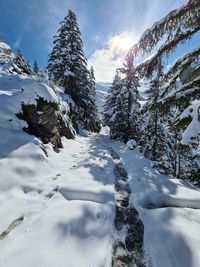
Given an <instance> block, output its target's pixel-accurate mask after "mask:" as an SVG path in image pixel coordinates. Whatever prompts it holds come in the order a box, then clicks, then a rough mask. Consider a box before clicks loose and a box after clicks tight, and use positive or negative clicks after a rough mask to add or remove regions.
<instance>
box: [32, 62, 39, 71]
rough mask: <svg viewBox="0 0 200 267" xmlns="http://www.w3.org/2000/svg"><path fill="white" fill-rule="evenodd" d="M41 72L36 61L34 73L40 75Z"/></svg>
mask: <svg viewBox="0 0 200 267" xmlns="http://www.w3.org/2000/svg"><path fill="white" fill-rule="evenodd" d="M39 70H40V69H39V67H38V64H37V61H36V60H35V61H34V65H33V71H34V73H35V74H38V72H39Z"/></svg>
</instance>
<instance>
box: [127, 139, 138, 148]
mask: <svg viewBox="0 0 200 267" xmlns="http://www.w3.org/2000/svg"><path fill="white" fill-rule="evenodd" d="M126 145H127V147H128V149H130V150H133V149H135V148H136V146H137V143H136V141H135V140H133V139H131V140H129V141H128V142H127V143H126Z"/></svg>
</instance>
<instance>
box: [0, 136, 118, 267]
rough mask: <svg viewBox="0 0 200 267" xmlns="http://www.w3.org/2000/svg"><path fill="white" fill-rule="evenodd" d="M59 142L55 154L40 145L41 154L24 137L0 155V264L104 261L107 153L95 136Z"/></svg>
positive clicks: (108, 234)
mask: <svg viewBox="0 0 200 267" xmlns="http://www.w3.org/2000/svg"><path fill="white" fill-rule="evenodd" d="M24 135H26V134H24ZM63 144H64V148H63V149H62V150H61V151H60V153H58V154H57V153H55V152H54V151H53V149H52V147H51V145H45V149H46V150H47V153H48V157H46V156H45V154H44V152H43V151H42V150H41V149H40V142H39V140H38V139H37V138H34V137H29V142H27V143H26V144H24V145H21V146H20V147H18V148H16V149H15V150H13V151H12V152H11V153H10V154H9V155H7V156H6V157H4V158H2V159H1V160H0V172H1V179H0V190H1V192H0V206H1V209H0V218H1V220H0V234H1V236H0V266H2V267H25V266H28V267H33V266H34V267H36V266H38V267H51V266H52V267H55V266H59V267H62V266H63V267H64V266H65V267H66V266H68V267H75V266H83V267H86V266H87V267H88V266H102V267H103V266H110V261H111V250H112V235H113V221H114V195H113V188H114V187H113V183H114V181H113V174H112V165H113V163H112V159H111V156H110V154H108V151H107V149H106V148H105V147H104V146H103V145H101V144H100V143H98V142H96V141H95V136H90V137H77V138H76V140H64V139H63ZM19 218H22V219H21V221H20V224H19V225H17V226H16V227H15V228H13V229H12V230H11V231H10V233H9V234H8V235H6V236H5V237H3V236H4V235H5V233H4V234H3V235H2V233H3V232H4V231H6V229H7V228H8V227H9V225H11V223H12V222H13V221H15V220H17V219H19ZM11 228H12V227H11Z"/></svg>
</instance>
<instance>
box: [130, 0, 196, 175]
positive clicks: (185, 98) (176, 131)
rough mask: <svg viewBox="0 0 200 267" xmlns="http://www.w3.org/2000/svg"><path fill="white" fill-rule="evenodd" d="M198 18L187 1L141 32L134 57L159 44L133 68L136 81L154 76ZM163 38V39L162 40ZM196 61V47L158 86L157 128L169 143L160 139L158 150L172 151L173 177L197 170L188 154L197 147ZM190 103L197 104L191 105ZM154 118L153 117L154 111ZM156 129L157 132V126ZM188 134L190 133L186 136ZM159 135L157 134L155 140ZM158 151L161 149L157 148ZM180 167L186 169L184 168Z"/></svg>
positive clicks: (191, 0)
mask: <svg viewBox="0 0 200 267" xmlns="http://www.w3.org/2000/svg"><path fill="white" fill-rule="evenodd" d="M199 15H200V2H199V1H197V0H189V1H188V3H187V4H186V5H184V6H183V7H181V8H180V9H177V10H174V11H172V12H170V13H169V14H168V15H167V16H166V17H165V18H163V19H162V20H160V21H159V22H157V23H155V24H154V25H153V27H152V28H150V29H148V30H147V31H146V32H144V34H143V35H142V37H141V38H140V40H139V42H138V43H137V44H136V45H134V46H133V48H132V49H131V53H133V55H134V57H136V56H137V55H138V54H139V53H142V54H143V55H146V54H148V53H152V51H153V49H154V48H155V47H156V46H157V45H160V47H156V48H157V49H156V53H155V52H154V53H153V54H154V55H153V56H151V57H150V58H149V59H148V60H147V61H145V62H143V63H142V64H140V65H138V66H137V67H136V71H137V72H138V73H139V77H140V78H148V79H152V77H155V76H156V75H157V74H158V73H159V66H160V62H161V61H163V62H164V61H165V59H166V57H167V56H169V54H170V53H171V52H172V51H174V49H176V48H177V46H178V45H179V44H181V43H183V42H187V40H188V39H189V38H191V37H192V36H193V35H194V34H195V33H196V32H198V31H199V30H200V24H199ZM164 36H165V37H166V38H163V37H164ZM198 62H199V49H198V48H197V49H196V50H194V51H192V52H191V53H189V54H188V55H185V56H184V57H183V58H182V59H180V60H178V61H177V62H176V63H175V64H174V66H172V68H171V69H170V70H169V71H168V73H166V74H165V75H164V76H163V78H162V80H160V82H159V86H158V88H159V89H158V94H157V101H156V102H157V104H156V107H157V108H156V110H157V112H156V113H157V114H159V116H158V117H157V118H158V120H157V121H158V122H160V123H161V124H160V126H161V128H163V127H165V129H166V133H167V140H170V142H166V141H164V139H163V140H161V139H160V140H161V142H160V144H161V147H162V149H163V150H165V147H166V145H165V144H167V143H169V145H170V147H171V151H172V150H173V152H174V153H171V152H170V153H168V155H169V154H170V157H169V158H168V162H170V165H171V166H172V167H173V168H174V170H173V174H174V176H176V177H189V176H191V174H192V173H195V172H196V170H197V167H196V163H195V160H194V157H193V156H192V154H194V146H195V143H196V144H197V146H198V147H199V141H198V140H199V131H198V130H197V128H198V127H196V128H195V129H194V125H197V123H198V119H197V118H198V110H199V109H198V103H199V102H198V101H199V99H200V95H199V90H198V88H199V85H200V84H199V69H200V68H199V63H198ZM155 81H156V80H155V79H154V82H155ZM152 101H153V96H149V99H148V102H149V103H152ZM194 101H197V102H195V106H194ZM154 108H155V106H154ZM148 110H149V111H151V112H147V120H146V122H148V123H147V124H146V126H145V127H146V129H148V124H149V126H151V125H152V122H151V120H152V110H154V109H152V108H150V109H148ZM143 113H144V109H143ZM154 117H156V116H155V110H154ZM154 121H156V120H154ZM194 121H195V123H194ZM166 126H167V128H166ZM156 128H157V131H158V124H157V127H156ZM192 128H193V130H192ZM150 132H151V131H150ZM189 132H190V134H188V133H189ZM191 132H192V134H191ZM145 134H146V132H145V130H144V133H143V137H144V139H145V138H146V139H147V136H146V135H145ZM168 134H169V135H168ZM161 135H162V134H161V133H159V135H158V136H159V138H160V136H161ZM169 136H170V137H169ZM188 136H189V137H190V140H189V142H188V141H187V142H186V139H188V138H186V137H188ZM146 141H147V140H146ZM146 141H144V140H143V141H141V142H143V143H146V144H147V145H148V144H149V143H148V142H146ZM157 141H158V140H157ZM157 143H158V142H157ZM186 143H187V144H186ZM154 144H156V142H154ZM149 147H151V149H152V148H153V147H154V146H151V145H150V146H149ZM160 151H162V150H161V149H160ZM151 152H153V155H154V156H153V159H156V160H158V159H159V160H160V156H161V154H160V155H158V154H157V156H156V154H155V152H156V148H155V149H153V151H151ZM147 154H148V153H147ZM150 154H151V153H150ZM158 156H159V157H158ZM165 162H166V160H165ZM184 166H187V167H186V168H185V167H184ZM170 168H171V167H170Z"/></svg>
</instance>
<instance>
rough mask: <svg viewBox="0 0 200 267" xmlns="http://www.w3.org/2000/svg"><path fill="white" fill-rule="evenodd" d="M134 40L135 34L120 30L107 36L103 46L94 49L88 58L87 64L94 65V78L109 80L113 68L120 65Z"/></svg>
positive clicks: (113, 72)
mask: <svg viewBox="0 0 200 267" xmlns="http://www.w3.org/2000/svg"><path fill="white" fill-rule="evenodd" d="M136 41H137V37H136V35H135V34H130V33H128V32H122V33H121V34H119V35H114V36H111V37H110V38H108V40H107V42H106V44H105V48H103V49H97V50H95V52H94V53H93V54H92V55H91V57H90V58H89V65H93V66H94V70H95V76H96V80H97V81H101V82H111V81H112V80H113V76H114V74H115V70H116V69H117V68H119V67H121V66H122V63H123V60H124V57H125V55H126V53H127V51H128V50H129V49H130V48H131V46H132V45H133V44H134V43H135V42H136Z"/></svg>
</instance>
